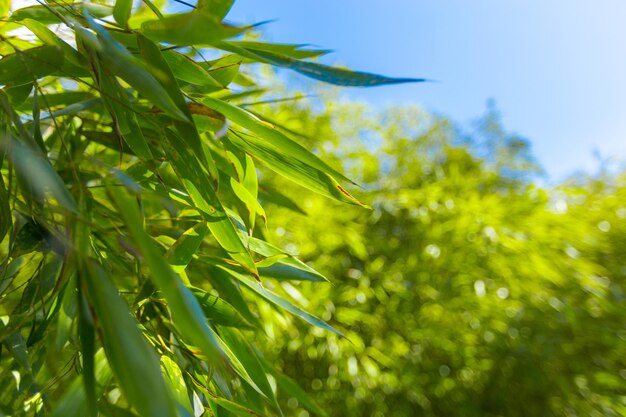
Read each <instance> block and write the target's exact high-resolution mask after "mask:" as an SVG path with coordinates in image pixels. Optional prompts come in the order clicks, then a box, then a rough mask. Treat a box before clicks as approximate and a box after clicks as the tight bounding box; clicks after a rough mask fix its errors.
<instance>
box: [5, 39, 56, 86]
mask: <svg viewBox="0 0 626 417" xmlns="http://www.w3.org/2000/svg"><path fill="white" fill-rule="evenodd" d="M62 66H63V53H62V51H61V48H59V47H58V46H50V45H45V46H40V47H37V48H31V49H27V50H25V51H22V52H16V53H13V54H10V55H6V56H4V57H2V59H0V84H9V85H21V84H26V83H29V82H32V81H33V80H35V79H37V78H41V77H45V76H46V75H50V74H52V73H53V72H55V71H58V70H60V69H61V67H62Z"/></svg>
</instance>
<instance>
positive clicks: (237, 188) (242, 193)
mask: <svg viewBox="0 0 626 417" xmlns="http://www.w3.org/2000/svg"><path fill="white" fill-rule="evenodd" d="M230 187H231V188H232V190H233V193H234V194H235V195H236V196H237V198H238V199H239V200H241V202H242V203H244V204H245V205H246V208H247V209H248V213H250V220H249V222H250V223H249V224H250V229H251V230H252V229H254V218H255V215H257V214H258V215H259V216H261V218H263V221H267V220H266V219H267V217H266V215H265V210H263V207H262V206H261V204H259V201H258V200H257V199H256V197H255V196H254V195H252V193H251V192H250V190H248V189H247V188H246V187H245V186H244V185H243V184H241V183H239V182H237V180H235V179H234V178H232V177H231V178H230Z"/></svg>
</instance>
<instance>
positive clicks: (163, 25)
mask: <svg viewBox="0 0 626 417" xmlns="http://www.w3.org/2000/svg"><path fill="white" fill-rule="evenodd" d="M245 30H246V28H240V27H235V26H230V25H226V24H223V23H222V22H221V19H220V18H219V17H218V16H216V15H214V14H212V13H211V12H210V11H208V10H206V9H204V8H199V9H196V10H194V11H193V12H190V13H181V14H174V15H169V16H165V17H163V19H159V20H150V21H147V22H144V23H143V24H142V25H141V31H142V33H143V34H144V35H145V36H146V37H147V38H149V39H152V40H153V41H156V42H167V43H171V44H175V45H208V44H210V43H212V42H216V41H219V40H222V39H226V38H232V37H233V36H236V35H239V34H240V33H242V32H244V31H245Z"/></svg>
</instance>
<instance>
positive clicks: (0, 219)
mask: <svg viewBox="0 0 626 417" xmlns="http://www.w3.org/2000/svg"><path fill="white" fill-rule="evenodd" d="M0 159H1V158H0ZM0 165H1V163H0ZM12 227H13V216H12V215H11V207H10V206H9V194H8V193H7V189H6V187H5V186H4V178H3V177H2V176H1V175H0V242H2V240H3V239H4V236H6V234H7V232H8V231H9V230H10V229H11V228H12Z"/></svg>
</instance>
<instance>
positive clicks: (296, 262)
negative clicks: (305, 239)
mask: <svg viewBox="0 0 626 417" xmlns="http://www.w3.org/2000/svg"><path fill="white" fill-rule="evenodd" d="M248 244H249V245H250V250H252V251H253V252H256V253H258V254H259V255H263V256H265V257H266V259H268V258H275V259H276V261H275V262H273V263H272V264H271V265H267V266H265V265H264V266H263V267H261V266H260V265H258V266H259V271H260V272H261V273H262V276H264V277H268V278H275V279H278V280H289V279H293V280H302V281H328V279H327V278H326V277H325V276H324V275H322V274H320V273H319V272H317V271H316V270H315V269H313V268H311V267H310V266H308V265H307V264H305V263H304V262H302V261H301V260H300V259H298V258H296V257H295V256H292V255H291V254H289V253H287V252H285V251H283V250H282V249H280V248H278V247H276V246H274V245H272V244H271V243H268V242H265V241H264V240H261V239H257V238H255V237H250V238H249V239H248Z"/></svg>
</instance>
